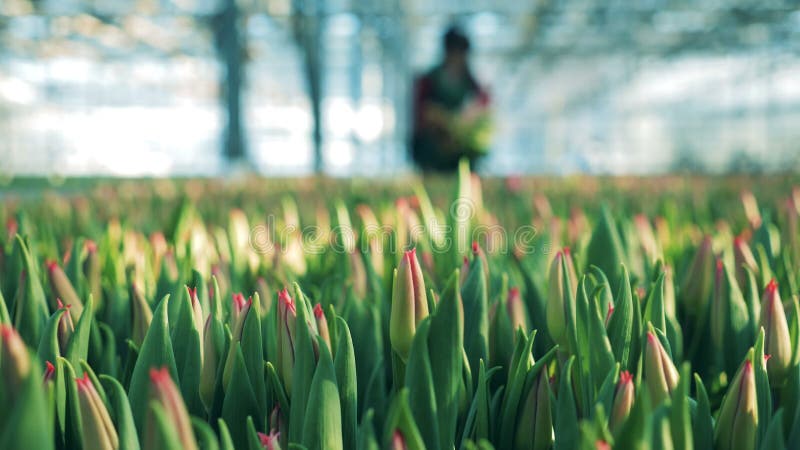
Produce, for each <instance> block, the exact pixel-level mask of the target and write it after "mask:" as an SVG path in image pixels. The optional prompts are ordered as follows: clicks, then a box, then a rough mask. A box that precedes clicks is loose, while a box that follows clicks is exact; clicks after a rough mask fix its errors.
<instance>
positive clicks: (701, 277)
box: [680, 236, 714, 317]
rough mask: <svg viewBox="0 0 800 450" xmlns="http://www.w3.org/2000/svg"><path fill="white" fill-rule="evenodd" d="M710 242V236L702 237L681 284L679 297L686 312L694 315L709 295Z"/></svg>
mask: <svg viewBox="0 0 800 450" xmlns="http://www.w3.org/2000/svg"><path fill="white" fill-rule="evenodd" d="M711 243H712V242H711V236H706V237H705V238H704V239H703V242H702V243H701V244H700V247H699V248H698V249H697V253H695V255H694V259H693V260H692V264H691V265H690V266H689V269H688V271H687V272H686V275H685V276H684V279H683V283H682V284H681V289H680V297H681V299H682V300H683V302H684V306H685V307H686V309H687V312H688V313H689V314H691V315H692V316H695V317H697V316H699V315H700V313H701V312H702V311H703V308H705V306H706V304H707V302H708V300H709V298H710V297H711V286H712V282H713V280H714V278H713V277H714V274H713V270H714V251H713V249H712V247H711Z"/></svg>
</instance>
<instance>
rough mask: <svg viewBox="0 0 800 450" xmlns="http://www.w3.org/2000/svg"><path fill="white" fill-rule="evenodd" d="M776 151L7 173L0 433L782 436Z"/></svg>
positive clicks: (782, 264) (302, 440) (406, 441)
mask: <svg viewBox="0 0 800 450" xmlns="http://www.w3.org/2000/svg"><path fill="white" fill-rule="evenodd" d="M795 184H798V186H800V180H797V179H793V178H792V177H790V176H785V175H774V176H753V177H743V176H742V177H678V176H673V177H654V178H591V177H575V178H562V179H545V178H541V179H540V178H509V179H492V178H489V179H480V178H479V177H478V176H476V175H474V174H470V173H469V169H468V168H467V166H466V165H462V167H461V170H460V171H459V173H458V174H457V175H455V176H453V177H452V178H447V177H440V178H432V179H431V178H427V179H425V180H424V181H423V180H421V179H404V180H395V181H393V180H387V181H375V180H369V181H359V180H330V179H317V178H313V179H305V180H259V179H247V180H193V179H187V180H143V181H132V180H129V181H120V182H110V181H102V180H97V181H96V182H86V183H84V184H79V185H74V186H72V185H63V186H59V187H55V188H54V187H26V188H21V189H17V190H14V189H8V191H7V192H5V193H2V195H0V220H2V223H3V224H4V228H2V229H0V373H1V374H2V378H1V379H0V405H2V408H0V449H40V450H49V449H66V450H73V449H76V450H77V449H85V450H95V449H97V450H111V449H121V450H137V449H171V450H173V449H174V450H177V449H190V450H191V449H203V450H216V449H222V450H230V449H247V450H258V449H269V450H278V449H284V450H287V449H297V450H300V449H308V450H373V449H393V450H400V449H409V450H420V449H430V450H452V449H475V450H478V449H480V450H488V449H498V450H504V449H513V450H522V449H534V450H545V449H551V448H552V449H556V450H570V449H582V450H583V449H586V450H589V449H598V450H599V449H612V448H613V449H700V450H703V449H717V450H733V449H743V450H744V449H764V450H780V449H789V450H791V449H800V304H799V303H798V293H800V225H799V224H798V223H799V222H800V187H796V186H795Z"/></svg>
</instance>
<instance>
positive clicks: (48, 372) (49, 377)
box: [42, 361, 56, 384]
mask: <svg viewBox="0 0 800 450" xmlns="http://www.w3.org/2000/svg"><path fill="white" fill-rule="evenodd" d="M55 376H56V366H54V365H53V363H51V362H50V361H45V362H44V375H42V382H43V383H44V384H47V383H49V382H51V381H53V379H54V378H55Z"/></svg>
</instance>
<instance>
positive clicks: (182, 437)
mask: <svg viewBox="0 0 800 450" xmlns="http://www.w3.org/2000/svg"><path fill="white" fill-rule="evenodd" d="M150 400H151V402H155V403H157V404H158V405H159V406H161V407H162V408H163V409H164V413H165V416H166V418H167V420H168V421H169V425H170V426H171V427H172V429H173V430H175V435H176V436H177V438H178V441H179V442H180V443H181V446H182V447H183V448H184V449H188V450H197V440H196V439H195V437H194V431H192V423H191V421H190V420H189V412H188V410H187V409H186V404H185V403H184V402H183V397H181V393H180V391H179V390H178V388H177V386H175V383H174V382H173V381H172V378H171V377H170V374H169V370H167V368H166V367H162V368H161V369H150ZM154 420H156V419H155V418H153V417H148V418H147V424H146V427H151V426H152V427H154V426H156V425H155V423H153V421H154ZM148 431H151V432H150V433H148ZM155 435H156V433H155V429H152V430H147V429H146V430H145V436H147V437H150V439H153V438H154V437H155ZM150 439H145V443H146V444H148V443H149V444H153V443H154V441H152V440H150ZM144 448H150V447H148V446H147V445H145V446H144Z"/></svg>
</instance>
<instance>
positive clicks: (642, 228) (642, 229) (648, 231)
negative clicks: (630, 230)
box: [633, 214, 658, 262]
mask: <svg viewBox="0 0 800 450" xmlns="http://www.w3.org/2000/svg"><path fill="white" fill-rule="evenodd" d="M633 223H634V225H635V226H636V231H637V234H638V235H639V243H640V245H641V246H642V250H643V251H644V254H645V256H647V260H648V261H649V262H654V261H656V260H657V259H658V241H656V235H655V232H654V231H653V227H652V225H650V221H649V220H648V219H647V216H645V215H644V214H639V215H637V216H636V217H634V218H633Z"/></svg>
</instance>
